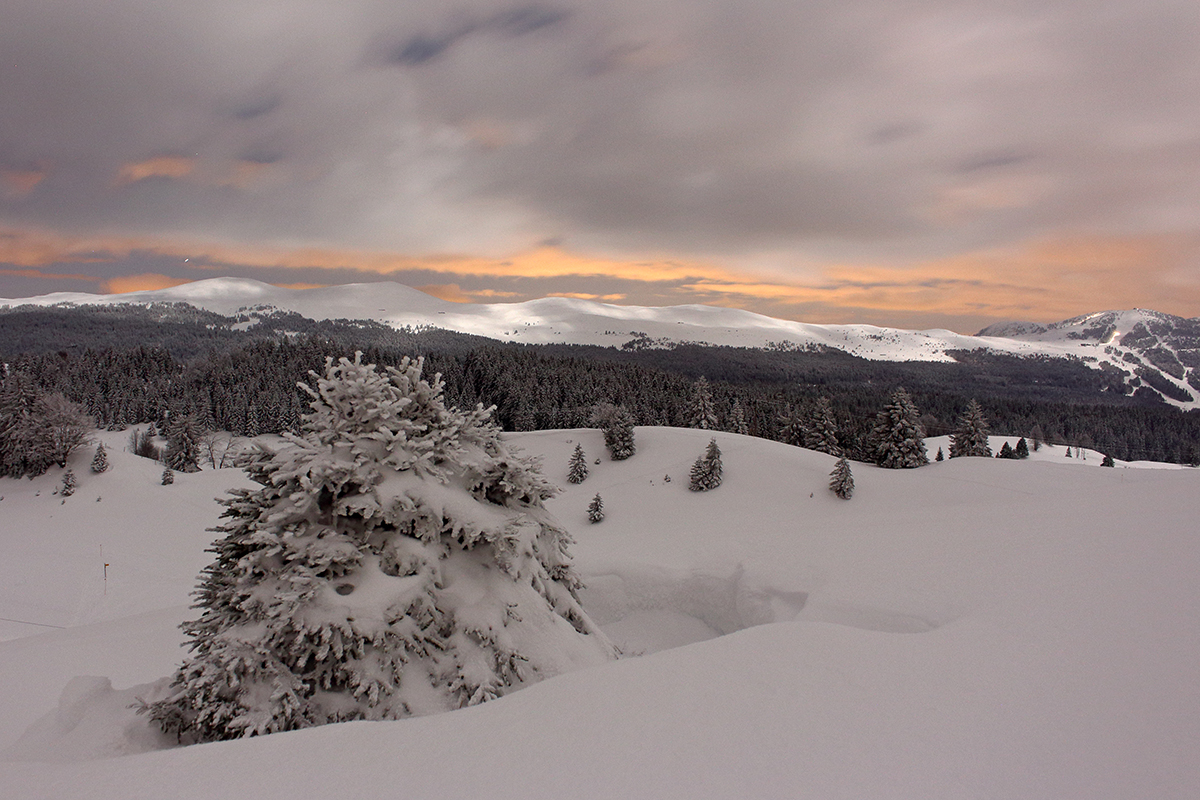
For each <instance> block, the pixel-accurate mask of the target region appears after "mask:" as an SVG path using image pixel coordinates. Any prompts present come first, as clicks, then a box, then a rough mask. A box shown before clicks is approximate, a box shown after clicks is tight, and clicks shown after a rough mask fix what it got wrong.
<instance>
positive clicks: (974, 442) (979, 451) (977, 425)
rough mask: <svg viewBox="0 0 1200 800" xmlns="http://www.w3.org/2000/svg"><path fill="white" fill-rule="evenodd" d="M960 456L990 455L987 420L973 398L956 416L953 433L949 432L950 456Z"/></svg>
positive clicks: (988, 456) (987, 456) (984, 456)
mask: <svg viewBox="0 0 1200 800" xmlns="http://www.w3.org/2000/svg"><path fill="white" fill-rule="evenodd" d="M960 456H980V457H983V458H991V457H992V447H991V445H990V444H988V424H987V420H986V419H985V418H984V416H983V409H982V408H980V407H979V403H978V402H976V401H975V400H972V401H971V402H970V403H968V404H967V410H966V411H964V412H963V414H962V416H961V417H959V418H958V425H957V426H956V427H955V429H954V433H952V434H950V457H951V458H958V457H960Z"/></svg>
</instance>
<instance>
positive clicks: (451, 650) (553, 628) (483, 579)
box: [142, 356, 615, 742]
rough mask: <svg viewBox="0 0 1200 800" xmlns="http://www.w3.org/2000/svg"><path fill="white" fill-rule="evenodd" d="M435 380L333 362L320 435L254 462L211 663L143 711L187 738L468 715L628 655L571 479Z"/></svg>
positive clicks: (236, 505) (306, 432)
mask: <svg viewBox="0 0 1200 800" xmlns="http://www.w3.org/2000/svg"><path fill="white" fill-rule="evenodd" d="M421 372H422V361H421V360H410V359H407V358H405V359H403V360H402V361H401V363H400V365H399V366H398V367H395V368H388V369H387V370H386V371H380V370H377V369H376V368H375V366H374V365H373V364H364V363H362V362H361V356H356V357H355V359H354V361H350V360H348V359H345V358H343V359H341V360H340V361H338V362H336V363H334V362H333V361H332V359H330V360H328V361H327V363H326V368H325V374H324V375H323V376H318V375H315V374H314V378H315V383H316V385H315V387H308V391H309V394H310V395H311V396H312V402H311V404H310V405H311V409H312V410H311V411H310V412H309V413H308V414H306V415H305V416H304V418H303V422H302V427H301V432H300V433H299V434H287V435H285V437H284V440H285V444H284V445H283V446H281V447H279V448H278V449H271V448H270V447H268V446H266V445H265V444H259V445H258V446H257V447H256V449H255V450H254V451H253V452H252V453H251V454H250V455H249V456H248V458H247V460H246V462H245V464H244V466H245V469H246V470H247V472H248V473H249V475H250V477H251V479H252V480H253V481H254V482H255V483H257V484H258V485H259V487H260V488H257V489H239V490H234V491H233V492H232V496H231V497H229V498H227V499H225V500H223V501H222V502H223V504H224V505H225V512H224V514H223V519H224V520H225V521H224V523H223V524H222V525H220V526H219V527H217V528H216V529H215V530H216V531H217V532H219V533H221V534H222V535H223V538H221V539H219V540H218V541H217V542H216V543H215V545H214V548H213V552H215V553H216V560H215V561H214V562H213V563H212V564H211V565H210V566H209V567H207V568H206V569H205V570H204V573H203V575H202V580H201V584H200V587H199V590H198V592H197V597H198V602H197V606H198V607H199V608H200V609H201V616H200V618H199V619H197V620H195V621H193V622H188V623H185V624H184V630H185V631H186V632H187V634H188V635H189V637H190V639H191V641H190V647H191V651H192V652H191V656H190V657H189V658H188V660H187V661H186V662H185V663H184V664H183V665H182V666H181V667H180V669H179V670H178V672H177V673H176V675H175V677H174V681H173V683H172V684H171V686H170V687H169V689H167V690H166V695H165V696H164V697H161V698H160V699H157V700H155V701H153V702H150V703H148V704H147V705H146V706H144V707H143V709H142V710H143V712H144V713H148V714H149V715H150V716H151V717H152V718H153V719H154V720H156V721H157V722H158V723H159V724H160V725H161V726H162V727H163V728H164V729H165V730H167V731H168V732H173V733H175V734H176V735H178V736H179V737H180V739H181V741H184V742H192V741H210V740H217V739H231V738H237V737H244V736H253V735H258V734H266V733H272V732H276V731H285V730H292V729H297V728H305V727H309V726H313V725H320V724H324V723H329V722H338V721H343V720H354V719H396V718H400V717H406V716H410V715H416V714H427V713H433V712H436V711H443V710H449V709H453V708H457V707H460V706H464V705H470V704H474V703H479V702H482V701H484V700H487V699H489V698H493V697H497V696H499V695H503V694H505V693H507V692H509V691H511V690H513V689H516V688H519V687H521V686H523V685H526V684H528V683H531V682H534V681H537V680H540V679H542V678H545V677H549V676H551V675H554V674H557V673H560V672H563V671H566V670H568V669H571V668H574V667H577V666H583V665H590V664H596V663H600V662H603V661H606V660H608V659H611V658H613V657H614V654H615V650H614V648H613V647H612V645H611V643H609V641H608V639H607V638H606V637H605V636H604V634H603V633H601V632H600V631H599V630H598V629H597V628H596V626H595V624H594V623H593V622H592V621H591V620H590V619H589V618H588V617H587V615H586V614H585V613H584V611H583V609H582V608H581V606H580V604H579V600H578V594H577V592H578V590H579V588H580V582H579V579H578V578H577V576H576V573H575V571H574V569H573V567H572V566H571V563H570V557H569V554H568V552H567V546H568V544H569V543H570V537H569V535H568V534H567V532H566V531H565V530H564V529H563V528H562V527H561V526H560V525H559V524H558V523H557V522H556V521H555V520H554V519H553V517H551V515H550V514H549V512H548V511H547V510H546V508H545V507H544V505H543V501H544V500H545V499H546V498H548V497H550V496H551V495H552V494H554V492H555V491H556V490H555V488H554V487H553V486H551V485H550V484H549V483H548V482H547V481H546V480H545V479H544V478H543V477H542V476H541V475H540V474H539V472H538V469H537V465H536V463H535V462H534V461H533V460H531V459H528V458H526V457H523V456H520V455H518V454H517V453H515V452H514V451H512V450H510V449H509V447H508V445H506V444H505V443H504V441H503V440H502V439H501V437H500V434H499V430H498V428H496V427H495V426H494V425H493V424H491V422H490V420H489V416H490V410H489V409H484V408H483V407H481V406H479V407H476V408H475V409H474V410H473V411H458V410H453V409H450V408H447V407H446V405H445V404H444V402H443V399H442V382H441V378H440V376H435V377H434V378H433V379H432V380H431V381H427V380H426V379H424V378H423V377H422V375H421Z"/></svg>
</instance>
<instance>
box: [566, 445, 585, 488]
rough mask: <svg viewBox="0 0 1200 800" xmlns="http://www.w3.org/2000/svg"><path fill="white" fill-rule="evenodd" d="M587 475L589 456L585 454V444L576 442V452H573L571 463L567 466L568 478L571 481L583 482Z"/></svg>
mask: <svg viewBox="0 0 1200 800" xmlns="http://www.w3.org/2000/svg"><path fill="white" fill-rule="evenodd" d="M587 476H588V465H587V456H586V455H584V454H583V445H581V444H576V445H575V452H574V453H572V454H571V463H570V464H569V465H568V467H567V480H568V481H569V482H571V483H583V482H584V481H585V480H587Z"/></svg>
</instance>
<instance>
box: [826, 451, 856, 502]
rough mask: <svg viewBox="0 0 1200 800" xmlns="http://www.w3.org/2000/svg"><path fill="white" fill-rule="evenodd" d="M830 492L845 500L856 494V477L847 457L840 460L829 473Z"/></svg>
mask: <svg viewBox="0 0 1200 800" xmlns="http://www.w3.org/2000/svg"><path fill="white" fill-rule="evenodd" d="M829 491H831V492H833V493H834V494H836V495H837V496H838V497H840V498H842V499H843V500H849V499H850V496H851V495H852V494H854V475H853V474H851V472H850V462H849V461H847V460H846V458H845V457H842V458H839V459H838V460H837V463H836V464H834V465H833V472H831V473H829Z"/></svg>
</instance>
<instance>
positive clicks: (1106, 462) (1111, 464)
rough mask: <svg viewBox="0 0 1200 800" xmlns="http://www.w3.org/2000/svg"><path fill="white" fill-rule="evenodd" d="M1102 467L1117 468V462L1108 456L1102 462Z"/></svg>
mask: <svg viewBox="0 0 1200 800" xmlns="http://www.w3.org/2000/svg"><path fill="white" fill-rule="evenodd" d="M1100 466H1102V467H1115V466H1117V462H1116V461H1114V460H1113V457H1112V456H1110V455H1106V456H1104V460H1103V461H1101V462H1100Z"/></svg>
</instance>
